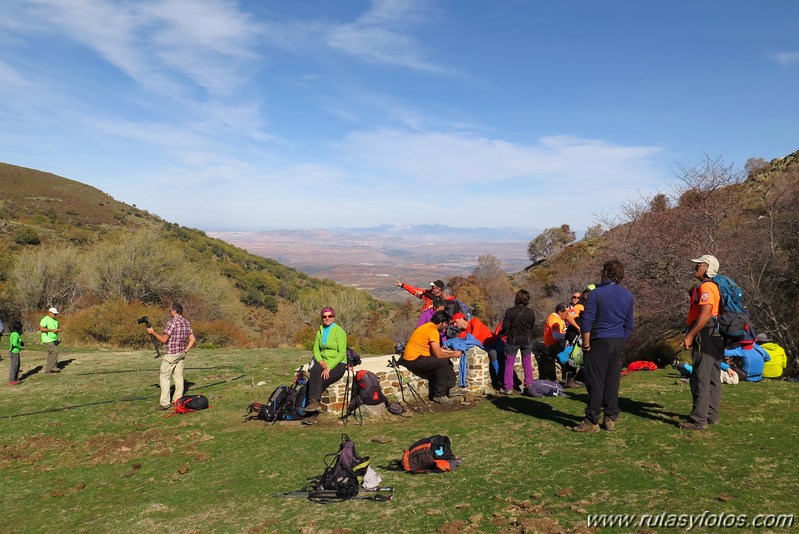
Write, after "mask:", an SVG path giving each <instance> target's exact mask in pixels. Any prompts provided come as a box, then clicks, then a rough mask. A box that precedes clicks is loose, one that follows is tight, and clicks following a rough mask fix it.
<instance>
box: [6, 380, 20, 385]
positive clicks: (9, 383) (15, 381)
mask: <svg viewBox="0 0 799 534" xmlns="http://www.w3.org/2000/svg"><path fill="white" fill-rule="evenodd" d="M19 384H22V382H20V381H19V380H9V381H8V385H9V386H18V385H19Z"/></svg>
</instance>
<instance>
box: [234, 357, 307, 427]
mask: <svg viewBox="0 0 799 534" xmlns="http://www.w3.org/2000/svg"><path fill="white" fill-rule="evenodd" d="M307 394H308V380H307V378H306V377H305V372H304V371H303V370H302V369H298V370H297V374H296V375H295V377H294V382H292V384H291V385H290V386H278V387H277V388H275V390H274V391H273V392H272V394H271V395H270V396H269V400H268V401H266V402H265V403H263V404H261V403H258V402H254V403H252V404H250V405H249V406H248V407H247V413H246V414H244V418H245V419H244V420H245V421H249V420H250V419H260V420H262V421H265V422H267V423H276V422H277V421H297V420H299V419H302V418H303V417H305V406H307V404H308V396H307Z"/></svg>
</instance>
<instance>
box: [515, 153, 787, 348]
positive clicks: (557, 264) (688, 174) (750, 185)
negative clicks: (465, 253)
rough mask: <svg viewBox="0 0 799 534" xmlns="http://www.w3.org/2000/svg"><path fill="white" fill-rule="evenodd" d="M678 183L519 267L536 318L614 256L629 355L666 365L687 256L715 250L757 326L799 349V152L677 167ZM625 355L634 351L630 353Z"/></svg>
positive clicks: (686, 282)
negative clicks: (628, 305)
mask: <svg viewBox="0 0 799 534" xmlns="http://www.w3.org/2000/svg"><path fill="white" fill-rule="evenodd" d="M678 179H679V180H678V184H677V186H676V187H675V189H674V190H673V191H672V192H670V193H668V194H666V193H663V194H658V195H656V196H655V197H653V198H651V199H638V200H633V201H629V202H628V203H627V204H625V205H624V206H623V209H622V210H621V215H619V216H618V217H617V218H613V219H607V218H606V219H605V220H602V221H601V223H602V227H603V228H605V229H606V230H605V231H604V232H602V231H600V232H596V231H595V232H594V235H592V236H591V237H587V238H585V239H583V240H582V241H579V242H577V243H574V244H571V245H569V246H565V247H564V248H563V249H562V250H560V251H559V252H557V253H556V254H553V255H552V256H550V257H549V258H547V260H546V261H544V262H543V263H541V264H538V265H535V266H534V267H531V268H530V269H528V270H526V271H524V272H523V273H519V275H517V277H516V281H517V283H518V284H519V285H520V286H523V287H526V288H528V289H529V290H530V291H531V292H532V293H533V295H534V296H535V299H534V300H536V302H537V303H538V304H539V308H538V309H537V310H536V311H537V313H538V314H539V315H538V316H539V317H545V314H549V313H550V312H551V311H552V309H554V305H555V304H556V303H557V302H568V296H569V294H570V293H571V292H573V291H575V290H577V291H579V290H581V289H582V288H584V287H585V286H586V285H587V284H589V283H596V282H598V281H599V280H597V278H598V275H599V272H600V270H601V266H602V263H603V262H604V261H606V260H608V259H610V258H614V257H615V258H619V259H620V260H621V261H622V262H623V263H624V264H625V267H626V276H625V279H624V282H623V283H624V284H625V285H626V286H628V287H629V288H630V290H631V291H632V292H633V295H634V296H635V299H636V329H635V331H634V333H633V336H632V338H631V339H630V341H629V342H628V344H627V350H628V352H629V353H631V354H634V355H635V356H634V357H636V358H646V359H652V360H660V362H661V363H666V362H667V361H670V359H671V358H672V357H673V356H674V352H675V349H676V347H677V345H678V342H677V340H678V339H679V338H680V335H681V333H682V332H683V329H684V326H685V325H684V321H685V313H686V310H687V306H688V290H689V288H690V287H691V286H692V285H693V284H694V283H695V279H694V278H693V265H692V264H691V263H690V259H691V258H697V257H699V256H701V255H703V254H713V255H714V256H716V257H717V258H718V259H719V262H720V264H721V268H720V272H721V273H722V274H725V275H727V276H729V277H731V278H733V279H734V280H735V281H736V282H737V283H738V285H739V286H741V288H742V289H743V290H744V298H745V302H746V304H747V307H748V309H749V312H750V315H751V318H752V322H753V325H754V327H755V329H756V331H757V332H766V333H768V334H769V335H770V336H771V337H772V338H774V339H775V340H776V341H777V342H778V343H780V344H781V345H782V346H783V347H785V348H786V350H787V351H788V353H789V355H793V356H794V357H795V356H796V355H797V352H798V350H797V349H799V344H797V339H799V316H797V314H795V313H793V312H792V310H795V309H797V306H799V246H798V245H799V242H798V241H799V212H797V210H796V206H797V205H799V151H798V152H795V153H793V154H790V155H788V156H786V157H783V158H779V159H775V160H773V161H771V162H770V163H767V162H765V161H762V160H759V161H758V160H750V162H749V163H748V164H747V168H746V169H745V170H743V171H741V170H736V169H734V168H733V167H731V166H729V165H726V164H724V162H722V161H720V160H713V159H706V160H705V161H703V162H701V163H700V164H698V165H696V166H693V167H687V168H683V169H681V171H680V173H679V175H678ZM631 357H632V356H631Z"/></svg>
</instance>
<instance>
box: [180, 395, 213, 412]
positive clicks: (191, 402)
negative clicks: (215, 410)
mask: <svg viewBox="0 0 799 534" xmlns="http://www.w3.org/2000/svg"><path fill="white" fill-rule="evenodd" d="M206 408H208V397H206V396H205V395H183V396H182V397H181V398H179V399H178V400H176V401H175V413H191V412H196V411H198V410H205V409H206Z"/></svg>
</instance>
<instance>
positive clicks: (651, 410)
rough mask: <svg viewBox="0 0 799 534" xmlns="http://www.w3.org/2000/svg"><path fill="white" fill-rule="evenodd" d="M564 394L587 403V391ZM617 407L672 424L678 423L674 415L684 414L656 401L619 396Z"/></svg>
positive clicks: (642, 416)
mask: <svg viewBox="0 0 799 534" xmlns="http://www.w3.org/2000/svg"><path fill="white" fill-rule="evenodd" d="M564 394H565V396H567V397H569V398H570V399H572V400H575V401H579V402H583V403H585V404H586V405H587V404H588V392H584V393H578V392H576V391H565V392H564ZM619 409H620V410H621V411H622V413H628V414H630V415H634V416H636V417H641V418H643V419H651V420H653V421H660V422H662V423H667V424H669V425H672V426H673V425H676V424H679V421H675V419H674V418H675V417H676V418H678V419H679V418H682V417H684V415H685V414H679V413H676V412H670V411H667V410H666V409H665V406H663V405H662V404H658V403H656V402H644V401H639V400H634V399H630V398H627V397H619Z"/></svg>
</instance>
